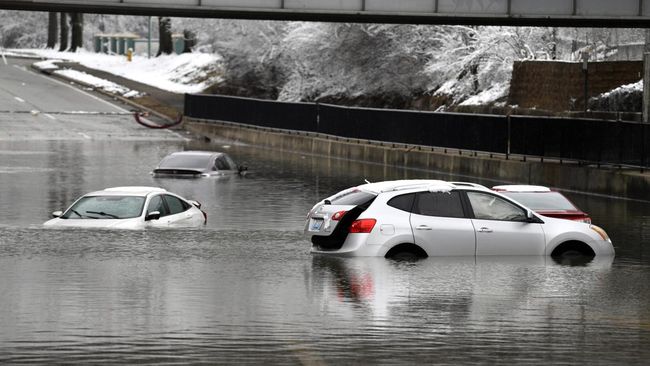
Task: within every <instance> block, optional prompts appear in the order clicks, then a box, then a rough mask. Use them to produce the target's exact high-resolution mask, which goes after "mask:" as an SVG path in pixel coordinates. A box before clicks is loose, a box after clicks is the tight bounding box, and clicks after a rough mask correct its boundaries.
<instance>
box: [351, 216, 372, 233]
mask: <svg viewBox="0 0 650 366" xmlns="http://www.w3.org/2000/svg"><path fill="white" fill-rule="evenodd" d="M376 223H377V220H375V219H361V220H356V221H354V222H353V223H352V225H350V230H349V231H350V233H351V234H362V233H369V232H371V231H372V229H373V228H374V227H375V224H376Z"/></svg>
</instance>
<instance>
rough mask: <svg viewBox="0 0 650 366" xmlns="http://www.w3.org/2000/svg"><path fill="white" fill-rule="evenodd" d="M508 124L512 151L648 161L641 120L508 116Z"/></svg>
mask: <svg viewBox="0 0 650 366" xmlns="http://www.w3.org/2000/svg"><path fill="white" fill-rule="evenodd" d="M510 125H511V129H510V152H511V153H512V154H521V155H531V156H540V157H547V158H555V159H566V160H578V161H584V162H592V163H602V164H617V165H618V164H620V165H633V166H643V165H645V164H646V162H647V161H648V160H647V159H646V158H645V155H646V152H645V137H644V133H646V132H645V130H646V129H647V127H646V126H645V125H644V124H641V123H635V122H615V121H599V120H592V119H574V118H548V117H525V116H512V117H511V124H510Z"/></svg>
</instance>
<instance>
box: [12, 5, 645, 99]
mask: <svg viewBox="0 0 650 366" xmlns="http://www.w3.org/2000/svg"><path fill="white" fill-rule="evenodd" d="M18 13H19V12H10V11H0V45H1V46H4V47H6V48H8V47H32V48H33V47H43V46H44V44H45V38H46V37H45V34H44V32H45V28H46V25H47V14H45V13H22V12H20V14H19V15H17V14H18ZM85 22H86V23H85V24H86V25H85V30H84V32H85V33H84V35H85V39H86V40H85V44H86V48H87V49H90V48H91V46H92V35H93V34H95V33H98V32H127V31H128V32H135V33H139V34H145V32H144V31H145V30H146V27H147V22H148V18H147V17H127V16H112V15H92V14H88V15H86V17H85ZM154 23H155V24H154V27H153V28H154V30H155V28H156V26H157V24H156V22H154ZM183 30H191V31H193V32H195V33H196V34H197V35H198V38H199V41H198V45H197V47H195V49H194V52H193V53H192V54H191V55H182V56H165V57H163V58H160V59H158V60H142V59H141V58H140V59H138V58H136V60H135V62H133V63H131V64H126V63H125V61H124V60H123V59H121V58H117V59H116V60H115V61H110V60H107V59H105V58H102V57H98V58H97V59H96V60H95V57H94V55H93V54H91V53H89V52H81V53H79V54H73V55H71V56H70V55H61V54H52V55H50V56H49V57H66V58H67V59H78V61H80V62H81V63H83V64H84V65H86V66H88V67H95V68H101V69H103V70H107V71H110V72H112V73H116V74H118V75H121V76H124V77H127V78H134V79H136V80H138V81H142V82H145V83H150V84H152V85H154V86H157V87H160V88H163V89H167V90H170V91H175V92H195V91H200V90H202V89H204V88H207V90H208V91H209V92H215V93H223V94H231V95H240V96H250V97H259V98H268V99H277V100H282V101H321V102H333V103H338V104H347V105H361V106H371V107H392V108H413V107H416V106H417V108H422V109H433V110H445V109H450V108H453V107H455V106H460V105H463V106H468V105H470V106H471V105H490V104H495V103H497V104H498V103H503V101H504V100H505V97H506V96H507V94H508V91H509V84H510V75H511V71H512V62H513V61H514V60H522V59H561V60H576V58H577V57H579V52H578V50H579V49H581V48H582V49H591V50H594V56H593V57H594V58H598V57H602V56H600V55H608V54H611V53H612V52H615V51H612V49H613V48H612V45H615V44H623V43H629V42H638V41H639V40H644V39H645V38H644V37H645V33H644V32H643V31H640V30H603V29H595V30H594V29H569V28H564V29H558V28H512V27H466V26H430V25H426V26H425V25H385V24H344V23H317V22H278V21H252V20H219V19H204V20H202V19H173V31H174V32H176V33H181V32H182V31H183ZM154 36H156V35H154Z"/></svg>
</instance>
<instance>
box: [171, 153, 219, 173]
mask: <svg viewBox="0 0 650 366" xmlns="http://www.w3.org/2000/svg"><path fill="white" fill-rule="evenodd" d="M209 165H210V155H190V154H187V155H185V154H174V155H170V156H168V157H166V158H164V159H163V161H161V162H160V166H159V168H160V169H170V168H184V169H207V168H208V166H209Z"/></svg>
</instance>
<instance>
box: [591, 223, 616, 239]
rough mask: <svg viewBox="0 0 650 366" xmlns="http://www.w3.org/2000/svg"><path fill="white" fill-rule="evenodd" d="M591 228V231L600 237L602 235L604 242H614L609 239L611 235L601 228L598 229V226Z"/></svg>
mask: <svg viewBox="0 0 650 366" xmlns="http://www.w3.org/2000/svg"><path fill="white" fill-rule="evenodd" d="M589 228H590V229H591V230H593V231H595V232H596V233H597V234H598V235H600V237H601V238H603V240H605V241H608V242H610V243H611V242H612V241H611V240H610V239H609V235H607V233H606V232H605V230H603V229H602V228H600V227H598V226H596V225H589Z"/></svg>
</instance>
